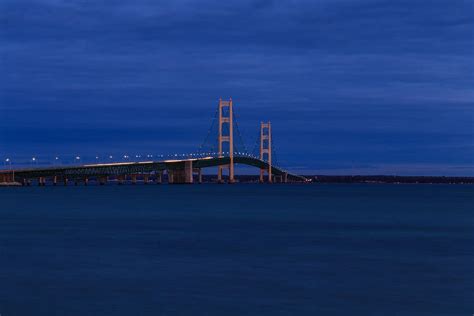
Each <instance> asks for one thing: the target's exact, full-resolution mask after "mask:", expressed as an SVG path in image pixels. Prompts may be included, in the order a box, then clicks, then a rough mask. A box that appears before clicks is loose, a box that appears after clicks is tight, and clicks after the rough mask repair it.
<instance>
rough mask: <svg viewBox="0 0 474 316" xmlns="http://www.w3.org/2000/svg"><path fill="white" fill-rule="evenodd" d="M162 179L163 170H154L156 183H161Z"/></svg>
mask: <svg viewBox="0 0 474 316" xmlns="http://www.w3.org/2000/svg"><path fill="white" fill-rule="evenodd" d="M162 181H163V171H157V172H156V184H161V182H162Z"/></svg>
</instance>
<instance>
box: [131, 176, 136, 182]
mask: <svg viewBox="0 0 474 316" xmlns="http://www.w3.org/2000/svg"><path fill="white" fill-rule="evenodd" d="M131 178H132V184H137V175H136V174H132V175H131Z"/></svg>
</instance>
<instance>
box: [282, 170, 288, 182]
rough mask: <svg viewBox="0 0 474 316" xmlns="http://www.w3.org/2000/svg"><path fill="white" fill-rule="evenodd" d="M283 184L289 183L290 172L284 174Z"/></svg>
mask: <svg viewBox="0 0 474 316" xmlns="http://www.w3.org/2000/svg"><path fill="white" fill-rule="evenodd" d="M283 183H288V172H285V173H283Z"/></svg>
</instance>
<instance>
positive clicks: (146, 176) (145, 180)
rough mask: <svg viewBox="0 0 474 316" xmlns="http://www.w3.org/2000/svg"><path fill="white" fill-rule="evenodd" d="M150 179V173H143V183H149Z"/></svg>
mask: <svg viewBox="0 0 474 316" xmlns="http://www.w3.org/2000/svg"><path fill="white" fill-rule="evenodd" d="M148 181H149V175H148V174H144V175H143V184H148Z"/></svg>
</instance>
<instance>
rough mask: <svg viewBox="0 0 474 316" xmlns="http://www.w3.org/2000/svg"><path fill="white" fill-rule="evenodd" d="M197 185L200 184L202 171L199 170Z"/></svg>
mask: <svg viewBox="0 0 474 316" xmlns="http://www.w3.org/2000/svg"><path fill="white" fill-rule="evenodd" d="M198 183H199V184H201V183H202V169H201V168H199V169H198Z"/></svg>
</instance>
